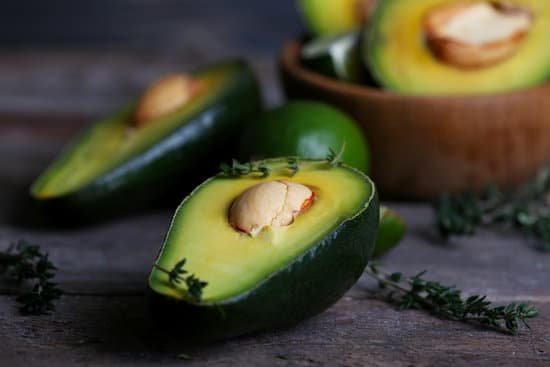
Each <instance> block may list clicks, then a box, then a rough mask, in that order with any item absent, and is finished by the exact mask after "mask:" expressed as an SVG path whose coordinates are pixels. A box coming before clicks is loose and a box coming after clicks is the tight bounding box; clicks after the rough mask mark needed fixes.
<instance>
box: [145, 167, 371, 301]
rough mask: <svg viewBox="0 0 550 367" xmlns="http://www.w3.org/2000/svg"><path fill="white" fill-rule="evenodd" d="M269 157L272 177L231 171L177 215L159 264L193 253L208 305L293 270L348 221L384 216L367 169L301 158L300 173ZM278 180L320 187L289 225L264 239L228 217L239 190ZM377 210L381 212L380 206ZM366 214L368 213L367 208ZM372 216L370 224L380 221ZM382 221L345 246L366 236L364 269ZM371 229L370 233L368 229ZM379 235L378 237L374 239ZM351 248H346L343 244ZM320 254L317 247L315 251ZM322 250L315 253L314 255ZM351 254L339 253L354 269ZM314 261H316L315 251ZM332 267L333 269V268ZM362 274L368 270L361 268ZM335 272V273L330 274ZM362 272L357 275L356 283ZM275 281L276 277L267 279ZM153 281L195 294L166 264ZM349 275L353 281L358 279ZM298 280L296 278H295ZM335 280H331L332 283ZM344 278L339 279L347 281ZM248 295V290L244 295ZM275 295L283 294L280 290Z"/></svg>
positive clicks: (361, 254)
mask: <svg viewBox="0 0 550 367" xmlns="http://www.w3.org/2000/svg"><path fill="white" fill-rule="evenodd" d="M266 164H267V165H268V167H269V168H270V169H271V174H270V175H269V176H268V177H266V178H258V177H257V176H244V177H240V178H226V177H222V176H216V177H214V178H212V179H210V180H208V181H206V182H205V183H203V184H202V185H201V186H199V187H198V188H197V189H196V190H195V191H194V192H193V193H192V194H191V195H190V196H188V197H187V198H186V199H185V200H184V201H183V202H182V204H181V205H180V207H179V208H178V210H177V211H176V214H175V216H174V218H173V221H172V224H171V226H170V230H169V232H168V235H167V238H166V240H165V243H164V245H163V247H162V250H161V252H160V254H159V256H158V259H157V264H158V265H159V266H161V267H162V268H165V269H172V268H173V267H174V265H175V264H176V263H177V262H178V261H180V260H182V259H183V258H185V259H186V260H187V262H186V266H185V268H186V270H188V271H189V273H190V274H195V275H196V276H197V277H199V278H200V279H201V280H203V281H206V282H208V285H207V286H206V287H205V288H204V292H203V295H202V300H201V303H202V304H223V303H224V302H232V300H233V301H234V300H236V299H239V298H242V297H243V295H245V294H246V293H249V292H251V290H253V289H255V288H257V287H262V285H263V284H264V283H265V282H266V280H267V279H270V277H273V274H275V273H277V272H280V271H281V269H285V268H286V267H288V266H289V264H291V263H292V262H293V261H295V260H296V259H298V258H300V257H301V256H303V255H304V254H305V253H307V252H308V251H310V250H312V248H313V247H315V246H318V245H319V243H320V242H323V241H324V242H325V245H326V242H327V238H329V241H328V242H331V241H330V237H331V236H333V237H334V245H335V246H336V243H338V241H337V239H338V238H337V237H338V236H337V235H336V234H335V233H336V232H337V231H338V230H339V228H340V227H342V225H343V224H344V226H345V223H346V222H348V221H354V220H359V219H360V218H363V219H362V220H366V219H367V217H366V216H364V214H365V212H367V211H368V212H369V213H370V215H369V218H370V217H377V214H378V203H377V200H376V193H375V189H374V186H373V185H372V182H371V181H370V180H369V179H368V178H367V177H366V176H365V175H364V174H362V173H360V172H359V171H356V170H355V169H352V168H349V167H347V166H341V167H330V166H329V165H328V164H327V162H326V161H313V160H312V161H309V160H307V161H301V162H300V169H299V171H298V173H297V174H296V175H295V176H291V175H290V171H289V169H288V168H287V161H286V160H284V159H280V160H270V161H267V162H266ZM270 180H285V181H291V182H296V183H300V184H302V185H306V186H308V187H309V188H310V189H312V190H313V191H314V192H315V197H316V198H315V202H314V204H313V205H312V206H311V208H309V209H308V210H307V211H306V212H305V213H303V214H301V215H299V216H298V217H297V218H296V219H295V221H294V223H292V224H291V225H289V226H286V227H275V228H273V227H269V228H267V229H264V231H263V232H262V233H260V235H258V236H257V237H256V238H252V237H250V236H249V235H246V234H243V233H241V232H238V231H236V230H235V229H234V228H233V227H232V226H231V225H230V224H229V222H228V210H229V207H230V205H231V203H232V202H233V200H235V198H236V197H238V196H239V195H240V194H241V193H242V192H243V191H245V190H246V189H248V188H250V187H252V186H254V185H256V184H259V183H261V182H265V181H270ZM373 210H374V211H373ZM362 214H363V215H362ZM372 219H373V218H371V220H369V223H370V222H372ZM376 224H377V220H375V221H374V222H372V224H370V225H369V224H367V225H365V226H364V227H363V228H360V229H358V231H362V232H363V233H362V234H361V233H354V234H353V235H352V236H351V237H350V238H349V243H347V244H342V251H343V249H345V248H346V247H345V246H350V245H353V243H354V240H353V238H355V239H356V240H357V239H360V238H364V239H365V240H364V242H363V243H360V244H355V245H356V246H359V247H358V248H357V249H358V252H357V259H360V263H361V264H362V267H363V269H364V266H365V265H366V262H367V261H368V258H369V257H370V254H371V252H372V249H373V243H374V238H375V232H376ZM364 234H367V237H366V238H365V237H364V236H363V235H364ZM371 237H372V238H371ZM343 253H345V251H343ZM313 254H314V252H313ZM310 256H312V257H315V256H314V255H310ZM347 260H348V258H347V255H342V257H341V258H332V259H330V261H332V262H333V263H340V264H341V270H340V271H342V272H345V271H347V270H346V269H345V267H346V261H347ZM310 261H314V259H313V258H312V259H311V260H310ZM326 270H327V271H329V270H330V269H326ZM355 272H356V273H358V274H356V276H359V275H360V273H361V272H362V269H361V270H359V271H355ZM320 276H322V275H321V274H317V273H315V274H311V277H312V278H311V279H309V280H308V279H295V281H296V282H308V281H311V282H312V284H314V283H315V281H320V282H321V283H320V285H321V284H322V283H323V280H320V279H319V277H320ZM324 276H326V277H327V278H330V277H331V274H325V275H324ZM355 280H356V279H353V280H352V281H351V284H353V282H355ZM267 283H269V282H267ZM149 284H150V286H151V288H152V289H153V291H154V292H156V293H158V294H161V295H163V296H167V297H169V298H173V299H184V300H185V299H186V298H188V296H187V292H186V290H185V288H184V287H175V286H174V285H173V284H171V283H170V282H169V279H168V275H167V274H166V273H164V272H162V271H159V270H158V269H154V270H153V271H152V273H151V276H150V279H149ZM351 284H350V282H349V279H348V282H347V284H346V286H350V285H351ZM288 286H289V287H292V284H288ZM331 286H334V285H331V284H330V281H328V282H327V284H326V287H328V288H330V287H331ZM340 286H341V285H338V287H340ZM244 297H246V296H244ZM273 297H274V300H273V302H275V303H276V302H277V301H276V300H275V299H276V298H277V297H278V296H277V295H276V294H273Z"/></svg>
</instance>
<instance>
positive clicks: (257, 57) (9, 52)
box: [0, 0, 302, 121]
mask: <svg viewBox="0 0 550 367" xmlns="http://www.w3.org/2000/svg"><path fill="white" fill-rule="evenodd" d="M301 29H302V28H301V25H300V19H299V17H298V14H297V11H296V8H295V1H294V0H276V1H274V0H272V1H261V0H231V1H228V0H202V1H201V0H196V1H191V0H89V1H81V0H27V1H25V0H2V1H0V111H2V112H8V113H15V114H21V113H24V114H31V115H40V116H42V115H43V114H54V115H60V114H63V115H67V114H68V115H78V116H82V115H84V116H89V117H90V119H93V118H96V117H100V116H104V115H106V114H108V113H110V112H112V111H113V110H115V109H117V108H118V107H119V106H120V105H122V104H124V103H126V102H127V101H128V100H129V99H133V98H135V97H136V96H137V94H138V93H139V91H141V90H142V89H143V88H144V87H145V86H146V85H148V84H149V83H150V82H151V81H152V80H154V79H156V78H158V77H159V76H160V75H162V74H164V73H170V72H176V71H189V70H192V69H194V68H197V67H199V66H201V65H204V64H208V63H212V62H216V61H218V60H220V59H225V58H236V57H239V58H244V59H246V60H248V61H249V62H250V63H251V65H252V67H253V68H254V70H255V72H256V74H257V76H258V78H259V79H260V81H261V83H262V86H263V93H264V95H265V100H266V102H267V103H268V104H269V105H274V104H277V103H279V102H280V101H281V100H282V96H281V93H280V90H279V88H278V82H277V72H276V60H277V54H278V52H279V50H280V48H281V46H282V44H283V42H284V41H285V40H287V39H289V38H291V37H295V36H296V35H299V34H300V33H301V32H302V30H301ZM51 120H52V121H55V119H51Z"/></svg>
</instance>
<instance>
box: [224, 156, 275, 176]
mask: <svg viewBox="0 0 550 367" xmlns="http://www.w3.org/2000/svg"><path fill="white" fill-rule="evenodd" d="M220 171H221V174H222V175H223V176H225V177H241V176H246V175H249V174H251V173H261V177H267V176H269V173H270V170H269V167H267V166H266V165H265V164H264V163H262V162H247V163H241V162H239V161H238V160H236V159H233V160H232V161H231V165H229V164H227V163H222V164H221V165H220Z"/></svg>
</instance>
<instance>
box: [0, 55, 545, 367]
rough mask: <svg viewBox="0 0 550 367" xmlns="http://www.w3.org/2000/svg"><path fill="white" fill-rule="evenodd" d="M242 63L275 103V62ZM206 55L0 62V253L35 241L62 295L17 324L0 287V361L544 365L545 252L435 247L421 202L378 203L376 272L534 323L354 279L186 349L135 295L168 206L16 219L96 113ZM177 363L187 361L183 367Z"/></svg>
mask: <svg viewBox="0 0 550 367" xmlns="http://www.w3.org/2000/svg"><path fill="white" fill-rule="evenodd" d="M248 56H250V58H251V59H252V60H253V64H254V68H255V70H257V71H258V73H259V75H260V76H261V79H262V81H263V84H264V86H265V87H266V95H267V96H268V98H267V99H268V101H269V102H270V103H275V102H276V101H278V100H280V94H279V93H278V91H277V89H276V77H275V73H274V65H273V62H272V61H271V60H272V57H271V56H270V55H263V56H262V55H248ZM207 59H209V57H201V56H200V55H198V56H197V57H196V58H195V59H193V61H192V62H190V61H189V59H186V58H185V57H184V56H183V55H178V54H175V55H160V56H157V57H151V56H147V54H143V53H138V52H136V53H132V52H125V53H116V52H106V51H101V52H100V51H89V52H82V51H80V52H75V51H72V52H66V51H59V52H46V51H25V52H23V51H22V52H4V53H3V54H0V83H1V84H0V85H1V86H2V88H0V203H1V205H0V248H2V249H4V248H6V247H7V246H8V245H9V244H10V243H11V242H13V241H16V240H18V239H20V238H25V239H27V240H29V241H32V242H36V243H37V244H40V245H41V246H42V247H43V248H44V249H45V250H47V251H48V252H49V253H50V256H51V259H52V260H53V262H54V263H55V264H56V265H57V266H58V267H59V271H58V276H57V278H56V279H57V281H58V282H59V284H60V286H61V288H62V289H63V290H65V295H64V296H63V297H62V299H61V300H60V301H59V302H58V310H57V311H56V312H55V313H53V314H51V315H49V316H39V317H28V316H27V317H25V316H20V315H19V314H18V312H17V309H16V303H15V302H14V295H13V288H12V286H11V285H9V284H4V283H2V284H0V366H17V365H22V366H34V365H36V366H54V365H55V366H61V365H70V366H73V365H94V366H95V365H157V364H163V365H192V366H195V365H197V366H198V365H206V364H209V365H212V366H258V365H261V366H264V365H265V366H271V365H281V366H283V365H297V366H310V365H311V366H315V365H342V366H365V365H374V366H412V365H418V366H425V365H436V366H446V365H459V366H461V365H464V366H493V365H494V366H497V365H498V366H521V365H525V366H548V365H550V255H548V254H542V253H539V252H537V251H535V250H533V249H532V247H530V244H529V243H528V241H526V240H525V239H524V238H523V237H521V236H520V235H518V234H515V233H513V232H511V231H510V232H508V231H499V232H496V231H481V232H480V233H479V235H477V236H475V237H473V238H463V239H457V240H454V241H452V242H450V243H444V242H442V241H441V240H440V239H439V238H438V237H437V235H436V233H435V231H434V230H433V227H432V220H433V217H432V210H431V209H430V206H429V205H428V204H426V203H389V204H390V206H391V207H392V208H394V209H395V210H397V212H399V213H400V214H401V215H402V216H403V217H404V218H405V220H406V222H407V223H408V225H409V227H410V229H409V232H408V234H407V236H406V238H405V240H404V241H403V243H402V245H401V246H400V247H399V248H398V249H396V250H395V251H394V252H392V253H391V254H390V255H389V256H387V257H386V258H385V259H383V261H384V263H385V265H386V266H387V268H388V269H389V270H399V271H403V272H405V273H407V274H413V273H416V272H418V271H421V270H424V269H426V270H428V271H429V275H428V277H429V278H433V279H437V280H441V281H443V282H446V283H450V284H456V285H458V286H459V287H461V288H462V289H463V290H465V292H466V293H467V294H474V293H483V294H487V295H489V297H490V298H491V300H493V301H495V302H497V303H508V302H511V301H523V300H530V301H533V302H534V304H535V305H536V306H537V307H538V308H539V310H540V316H539V317H538V318H537V319H536V320H535V321H533V323H532V324H533V330H532V332H528V331H522V332H521V333H520V335H518V336H509V335H503V334H499V333H496V332H493V331H487V330H484V329H480V328H478V327H476V326H472V325H465V324H461V323H456V322H450V321H444V320H440V319H438V318H435V317H432V316H431V315H428V314H426V313H424V312H418V311H397V310H396V309H395V308H393V307H392V306H389V305H387V304H386V303H384V302H382V301H380V300H378V299H376V297H375V295H374V293H373V292H372V290H373V289H375V286H374V284H372V283H371V282H370V281H369V280H368V279H367V278H366V277H364V279H361V281H359V283H358V284H357V285H356V286H355V287H354V288H353V289H352V290H351V291H350V292H349V293H348V294H347V295H346V296H345V297H344V298H342V299H341V300H340V301H339V302H338V303H337V304H335V305H334V306H333V307H331V308H330V309H328V310H327V311H326V312H324V313H322V314H321V315H319V316H317V317H314V318H312V319H309V320H306V321H304V322H302V323H301V324H299V325H297V326H295V327H292V328H289V329H285V330H279V331H276V332H263V333H258V334H255V335H251V336H246V337H242V338H237V339H233V340H228V341H224V342H218V343H215V344H213V345H206V346H205V345H192V344H186V343H183V342H182V341H179V340H177V338H174V337H169V336H166V335H163V334H161V333H159V332H157V331H153V328H152V325H151V323H150V321H149V320H150V318H149V315H148V312H149V311H148V308H147V297H146V294H145V293H146V288H147V284H146V279H147V275H148V272H149V270H150V268H151V264H152V261H153V259H154V257H155V254H156V252H157V250H158V247H159V245H160V244H161V241H162V238H163V236H164V234H165V232H166V230H167V227H168V223H169V220H170V217H171V211H170V210H164V211H155V212H147V213H138V214H136V215H134V216H132V217H126V218H120V219H118V220H115V221H112V222H109V223H103V224H97V225H94V226H89V227H85V228H72V229H67V228H65V229H63V228H58V229H52V228H45V227H43V226H40V223H36V222H33V221H32V220H31V219H30V218H29V217H28V216H27V215H25V214H26V208H27V206H26V205H27V204H26V192H27V189H28V185H29V183H30V182H31V181H32V180H33V179H34V178H35V177H36V175H37V174H38V173H39V172H40V171H41V170H42V169H43V168H44V167H45V166H46V165H47V163H48V162H49V161H50V159H51V158H52V157H53V156H55V154H56V153H57V152H58V151H59V150H60V149H61V147H62V145H63V143H64V142H65V141H66V140H67V139H68V138H70V137H72V136H74V134H75V133H76V132H77V131H79V130H81V129H82V127H83V126H86V125H87V124H89V123H90V122H91V121H92V117H93V116H98V115H101V114H102V113H104V112H105V111H108V110H109V109H111V108H114V107H116V105H117V104H118V103H120V102H121V101H123V100H125V99H127V98H129V97H131V96H132V95H135V93H136V91H137V90H138V88H139V87H141V86H143V85H145V83H146V82H147V81H148V80H149V79H150V78H152V77H153V76H155V75H158V74H159V73H161V72H164V71H169V70H173V69H175V68H181V67H182V65H183V66H192V65H196V64H199V63H201V62H203V61H207ZM175 204H176V203H174V205H175ZM181 332H182V333H185V330H182V331H181ZM181 354H185V355H188V356H190V357H191V358H192V359H190V360H180V359H178V356H179V355H181Z"/></svg>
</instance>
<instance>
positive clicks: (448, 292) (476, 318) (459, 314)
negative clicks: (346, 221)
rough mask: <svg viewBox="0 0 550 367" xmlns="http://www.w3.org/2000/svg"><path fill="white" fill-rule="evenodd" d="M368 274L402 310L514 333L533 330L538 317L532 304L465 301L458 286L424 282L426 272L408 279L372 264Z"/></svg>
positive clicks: (477, 298)
mask: <svg viewBox="0 0 550 367" xmlns="http://www.w3.org/2000/svg"><path fill="white" fill-rule="evenodd" d="M366 273H367V274H369V275H370V276H371V277H373V278H374V279H376V280H377V281H378V285H379V287H380V289H382V290H383V292H384V294H385V296H386V299H387V300H388V301H389V302H391V303H394V304H397V306H398V307H399V309H401V310H406V309H422V310H426V311H429V312H431V313H433V314H435V315H437V316H439V317H442V318H445V319H450V320H455V321H462V322H474V323H478V324H480V325H483V326H487V327H489V328H492V329H495V330H497V331H501V332H506V333H511V334H516V333H517V332H518V331H519V327H520V324H523V325H525V326H526V327H527V328H528V329H530V327H529V324H528V323H527V321H528V320H529V319H532V318H534V317H536V316H537V314H538V311H537V309H536V308H535V307H534V306H532V305H531V304H530V303H520V304H516V303H510V304H509V305H507V306H493V305H492V304H491V302H490V301H488V300H487V297H486V296H477V295H476V296H470V297H468V298H467V299H466V300H463V299H462V294H461V291H460V290H459V289H457V288H456V287H454V286H446V285H443V284H441V283H439V282H435V281H428V280H425V279H424V278H423V277H424V275H425V273H426V272H425V271H424V272H421V273H419V274H417V275H415V276H413V277H409V278H407V277H404V276H403V274H401V273H392V274H386V273H383V272H381V271H380V269H379V268H378V266H376V265H374V264H373V265H370V264H369V266H368V267H367V270H366Z"/></svg>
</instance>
